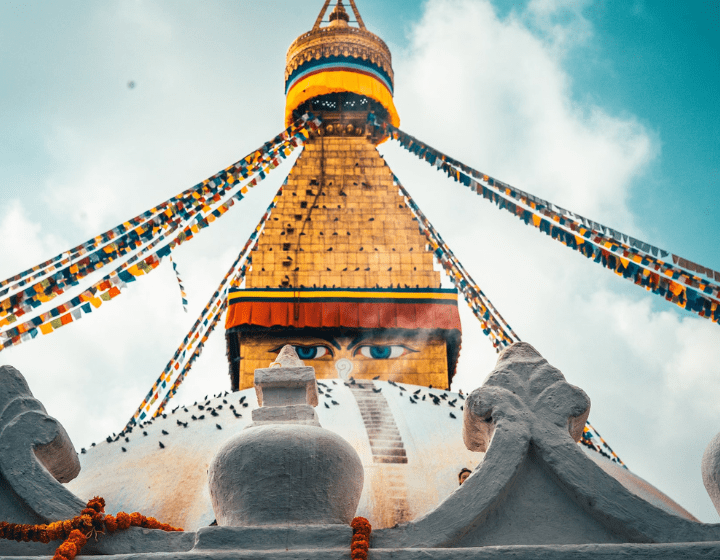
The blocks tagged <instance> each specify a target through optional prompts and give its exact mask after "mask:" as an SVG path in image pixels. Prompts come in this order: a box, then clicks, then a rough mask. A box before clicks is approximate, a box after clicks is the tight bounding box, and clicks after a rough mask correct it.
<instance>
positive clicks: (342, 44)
mask: <svg viewBox="0 0 720 560" xmlns="http://www.w3.org/2000/svg"><path fill="white" fill-rule="evenodd" d="M330 56H351V57H353V58H361V59H363V60H370V62H372V63H373V64H376V65H377V66H379V67H380V68H382V69H383V70H384V71H385V72H387V74H388V76H390V81H391V82H393V81H394V74H393V69H392V56H391V54H390V49H388V47H387V45H386V44H385V42H384V41H383V40H382V39H380V37H378V36H377V35H375V34H374V33H371V32H370V31H367V30H366V29H360V28H357V27H349V26H337V27H336V26H331V27H320V28H318V29H314V30H312V31H308V32H307V33H304V34H303V35H300V37H298V38H297V39H295V41H294V42H293V44H292V45H290V48H289V49H288V52H287V57H286V63H285V80H287V79H288V78H289V77H290V74H292V73H293V72H294V71H295V70H296V69H297V68H298V67H299V66H300V65H301V64H303V63H305V62H307V61H309V60H320V59H321V58H327V57H330Z"/></svg>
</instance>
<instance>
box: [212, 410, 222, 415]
mask: <svg viewBox="0 0 720 560" xmlns="http://www.w3.org/2000/svg"><path fill="white" fill-rule="evenodd" d="M210 416H220V415H219V414H218V413H217V412H215V411H214V410H213V411H212V412H211V413H210Z"/></svg>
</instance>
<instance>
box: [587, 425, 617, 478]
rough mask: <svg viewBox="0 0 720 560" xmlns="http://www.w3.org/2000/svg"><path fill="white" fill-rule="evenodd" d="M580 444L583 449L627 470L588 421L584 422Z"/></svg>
mask: <svg viewBox="0 0 720 560" xmlns="http://www.w3.org/2000/svg"><path fill="white" fill-rule="evenodd" d="M580 443H582V444H583V445H584V446H585V447H589V448H590V449H592V450H593V451H595V452H596V453H599V454H600V455H602V456H603V457H606V458H607V459H610V460H611V461H612V462H613V463H618V464H619V465H622V466H623V467H625V468H626V469H627V465H625V463H623V461H622V459H620V457H618V455H617V453H615V452H614V451H613V450H612V447H610V446H609V445H608V443H607V442H606V441H605V440H604V439H603V438H602V436H601V435H600V433H599V432H598V431H597V430H596V429H595V428H594V427H593V425H592V424H591V423H590V422H589V421H587V422H585V426H584V428H583V434H582V438H581V439H580Z"/></svg>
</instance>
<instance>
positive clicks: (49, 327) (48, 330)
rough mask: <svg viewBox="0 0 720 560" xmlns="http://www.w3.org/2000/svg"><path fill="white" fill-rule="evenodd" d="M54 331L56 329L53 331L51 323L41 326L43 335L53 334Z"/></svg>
mask: <svg viewBox="0 0 720 560" xmlns="http://www.w3.org/2000/svg"><path fill="white" fill-rule="evenodd" d="M53 330H55V329H53V328H52V325H50V324H49V323H46V324H44V325H40V332H41V333H43V334H50V333H51V332H53Z"/></svg>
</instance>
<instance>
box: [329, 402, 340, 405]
mask: <svg viewBox="0 0 720 560" xmlns="http://www.w3.org/2000/svg"><path fill="white" fill-rule="evenodd" d="M330 402H331V403H333V404H335V405H336V404H338V402H337V401H330Z"/></svg>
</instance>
